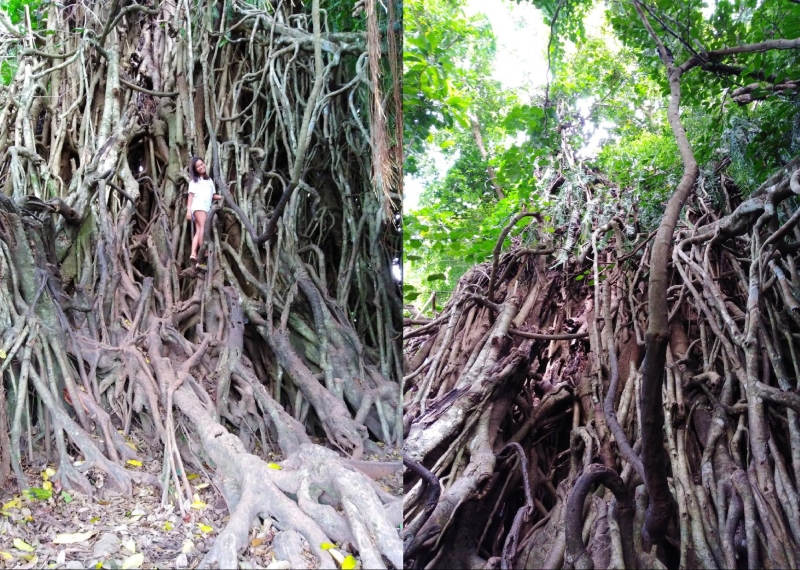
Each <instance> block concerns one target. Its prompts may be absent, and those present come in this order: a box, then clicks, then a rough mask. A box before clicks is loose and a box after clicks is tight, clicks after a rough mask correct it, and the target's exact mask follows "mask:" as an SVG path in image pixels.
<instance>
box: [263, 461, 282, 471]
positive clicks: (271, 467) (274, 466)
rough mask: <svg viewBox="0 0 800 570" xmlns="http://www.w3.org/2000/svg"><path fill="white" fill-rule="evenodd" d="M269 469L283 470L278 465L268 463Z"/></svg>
mask: <svg viewBox="0 0 800 570" xmlns="http://www.w3.org/2000/svg"><path fill="white" fill-rule="evenodd" d="M267 467H269V468H270V469H277V470H278V471H280V470H281V469H283V467H281V466H280V465H278V464H277V463H267Z"/></svg>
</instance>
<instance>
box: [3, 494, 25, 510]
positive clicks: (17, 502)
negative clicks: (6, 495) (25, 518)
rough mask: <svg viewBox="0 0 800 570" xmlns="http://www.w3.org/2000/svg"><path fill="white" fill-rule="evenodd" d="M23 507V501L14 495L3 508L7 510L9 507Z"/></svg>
mask: <svg viewBox="0 0 800 570" xmlns="http://www.w3.org/2000/svg"><path fill="white" fill-rule="evenodd" d="M20 508H22V501H20V500H19V497H14V498H13V499H11V500H10V501H9V502H7V503H6V504H5V505H3V508H2V510H4V511H7V510H8V509H20Z"/></svg>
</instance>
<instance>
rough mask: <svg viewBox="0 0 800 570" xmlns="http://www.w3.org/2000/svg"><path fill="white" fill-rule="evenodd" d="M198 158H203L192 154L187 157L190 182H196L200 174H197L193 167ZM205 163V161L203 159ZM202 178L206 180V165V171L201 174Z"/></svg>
mask: <svg viewBox="0 0 800 570" xmlns="http://www.w3.org/2000/svg"><path fill="white" fill-rule="evenodd" d="M198 160H203V159H202V158H200V157H199V156H193V157H192V158H190V159H189V177H190V178H191V179H192V182H197V181H198V180H199V179H200V175H199V174H197V171H196V170H195V168H194V165H195V164H197V161H198ZM203 162H204V163H205V161H203ZM203 178H205V179H206V180H208V167H206V173H205V174H203Z"/></svg>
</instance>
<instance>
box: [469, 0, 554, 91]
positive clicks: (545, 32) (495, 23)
mask: <svg viewBox="0 0 800 570" xmlns="http://www.w3.org/2000/svg"><path fill="white" fill-rule="evenodd" d="M464 12H465V13H466V14H467V16H474V15H476V14H483V15H484V16H486V18H487V19H488V20H489V23H490V24H491V25H492V31H493V32H494V35H495V38H496V41H497V53H496V55H495V60H494V63H495V66H494V72H493V73H492V78H493V79H496V80H497V81H499V82H500V83H502V84H503V87H505V88H506V89H522V88H526V87H538V86H541V85H544V84H545V83H546V82H547V42H548V41H549V39H550V28H548V27H547V26H546V25H545V24H544V21H543V18H542V12H541V11H540V10H539V9H538V8H536V7H534V6H533V5H532V4H528V3H525V2H523V3H521V4H515V3H512V2H508V1H504V0H467V4H466V6H465V7H464Z"/></svg>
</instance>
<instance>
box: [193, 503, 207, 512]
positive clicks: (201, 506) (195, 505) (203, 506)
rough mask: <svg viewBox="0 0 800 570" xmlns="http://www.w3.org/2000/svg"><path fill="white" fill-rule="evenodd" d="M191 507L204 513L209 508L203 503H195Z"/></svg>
mask: <svg viewBox="0 0 800 570" xmlns="http://www.w3.org/2000/svg"><path fill="white" fill-rule="evenodd" d="M189 506H190V507H192V508H193V509H197V510H198V511H202V510H203V509H205V508H206V507H208V505H207V504H205V503H204V502H203V501H195V502H194V503H192V504H191V505H189Z"/></svg>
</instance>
